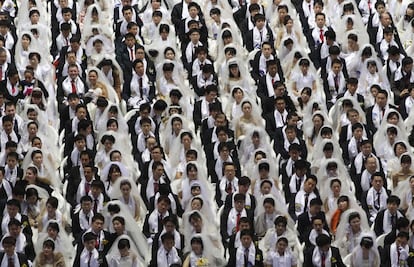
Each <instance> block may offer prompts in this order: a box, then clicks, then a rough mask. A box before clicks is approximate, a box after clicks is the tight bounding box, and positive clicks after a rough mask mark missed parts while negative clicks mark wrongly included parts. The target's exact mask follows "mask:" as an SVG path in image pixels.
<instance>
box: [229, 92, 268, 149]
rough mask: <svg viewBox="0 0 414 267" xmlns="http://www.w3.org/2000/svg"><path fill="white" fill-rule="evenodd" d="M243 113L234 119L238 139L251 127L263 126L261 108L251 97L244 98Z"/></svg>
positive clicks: (242, 103)
mask: <svg viewBox="0 0 414 267" xmlns="http://www.w3.org/2000/svg"><path fill="white" fill-rule="evenodd" d="M241 109H242V113H243V115H242V116H240V117H239V118H236V119H235V121H234V123H233V124H234V130H235V138H236V140H237V141H238V140H240V138H241V137H244V135H245V134H246V133H247V131H248V129H250V127H263V120H262V118H261V116H260V113H261V110H260V108H259V107H258V106H257V105H256V104H255V103H254V102H253V101H252V100H250V99H244V100H242V102H241Z"/></svg>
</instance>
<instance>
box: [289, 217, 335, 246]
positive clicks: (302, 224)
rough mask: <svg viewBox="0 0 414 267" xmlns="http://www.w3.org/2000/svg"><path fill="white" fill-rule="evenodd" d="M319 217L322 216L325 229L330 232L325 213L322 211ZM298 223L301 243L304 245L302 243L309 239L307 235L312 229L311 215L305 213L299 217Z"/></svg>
mask: <svg viewBox="0 0 414 267" xmlns="http://www.w3.org/2000/svg"><path fill="white" fill-rule="evenodd" d="M318 215H319V216H321V217H322V218H323V221H324V222H325V224H324V227H323V229H325V230H326V231H327V232H329V227H328V224H327V222H326V217H325V212H323V211H321V212H319V214H318ZM297 222H298V227H297V229H298V232H299V241H300V242H301V243H302V242H305V240H306V239H307V238H308V236H307V235H306V234H308V233H309V232H310V230H311V229H312V223H311V218H309V213H307V212H304V213H302V214H301V215H299V216H298V220H297Z"/></svg>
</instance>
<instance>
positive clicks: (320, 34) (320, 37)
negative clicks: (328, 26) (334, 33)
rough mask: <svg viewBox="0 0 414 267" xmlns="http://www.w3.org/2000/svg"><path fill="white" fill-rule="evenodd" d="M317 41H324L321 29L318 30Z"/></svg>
mask: <svg viewBox="0 0 414 267" xmlns="http://www.w3.org/2000/svg"><path fill="white" fill-rule="evenodd" d="M319 39H320V40H321V43H323V40H324V36H323V29H320V30H319Z"/></svg>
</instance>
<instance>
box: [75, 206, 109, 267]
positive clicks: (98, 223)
mask: <svg viewBox="0 0 414 267" xmlns="http://www.w3.org/2000/svg"><path fill="white" fill-rule="evenodd" d="M104 223H105V217H104V216H103V215H102V214H100V213H97V214H95V215H93V217H92V224H91V227H90V228H89V229H88V230H86V231H85V233H84V234H83V235H82V236H81V237H80V239H79V240H78V242H77V243H78V247H77V250H76V258H77V257H79V256H80V254H81V253H82V251H83V249H84V243H83V240H82V239H83V236H85V234H87V233H93V234H95V235H96V241H95V248H96V250H98V253H99V261H100V262H102V263H101V265H100V266H103V267H107V266H108V263H107V261H106V257H105V256H106V254H108V251H109V249H110V248H111V246H112V243H113V240H111V234H110V233H109V232H108V231H105V230H104V228H103V226H104Z"/></svg>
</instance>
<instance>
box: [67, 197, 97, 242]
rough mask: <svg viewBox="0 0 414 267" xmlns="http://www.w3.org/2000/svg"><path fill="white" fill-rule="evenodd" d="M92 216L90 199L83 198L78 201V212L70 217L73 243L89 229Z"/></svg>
mask: <svg viewBox="0 0 414 267" xmlns="http://www.w3.org/2000/svg"><path fill="white" fill-rule="evenodd" d="M93 215H94V214H93V211H92V198H91V197H90V196H83V197H82V198H81V200H80V210H79V211H78V212H76V213H75V214H73V216H72V233H73V238H74V242H76V241H77V240H80V239H81V237H82V235H83V233H85V231H86V230H88V229H89V227H90V226H91V223H92V217H93Z"/></svg>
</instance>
